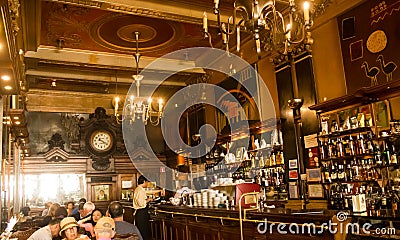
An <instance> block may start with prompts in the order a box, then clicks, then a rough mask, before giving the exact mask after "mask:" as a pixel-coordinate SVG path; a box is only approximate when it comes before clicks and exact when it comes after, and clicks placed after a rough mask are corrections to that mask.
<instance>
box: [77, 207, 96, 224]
mask: <svg viewBox="0 0 400 240" xmlns="http://www.w3.org/2000/svg"><path fill="white" fill-rule="evenodd" d="M95 208H96V206H95V205H94V203H92V202H86V203H85V204H84V205H83V215H82V216H81V218H80V219H79V221H78V224H82V223H87V222H90V223H91V220H92V212H93V210H94V209H95Z"/></svg>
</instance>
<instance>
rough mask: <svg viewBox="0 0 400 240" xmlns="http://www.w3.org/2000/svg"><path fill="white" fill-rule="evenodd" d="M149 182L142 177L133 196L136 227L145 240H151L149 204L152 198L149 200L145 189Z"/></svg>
mask: <svg viewBox="0 0 400 240" xmlns="http://www.w3.org/2000/svg"><path fill="white" fill-rule="evenodd" d="M148 182H149V181H148V180H147V179H146V178H145V177H144V176H143V175H142V176H140V177H139V179H138V186H137V188H136V189H135V192H134V194H133V208H134V209H135V212H134V220H135V225H136V226H137V228H138V229H139V231H140V234H142V237H143V240H151V238H152V237H151V226H150V214H149V212H148V205H147V203H149V202H151V201H152V200H153V199H152V198H147V196H146V191H145V190H144V188H145V187H146V186H147V183H148Z"/></svg>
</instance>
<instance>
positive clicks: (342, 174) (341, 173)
mask: <svg viewBox="0 0 400 240" xmlns="http://www.w3.org/2000/svg"><path fill="white" fill-rule="evenodd" d="M338 167H339V169H338V176H337V177H338V180H339V181H345V180H346V173H345V171H344V168H343V165H342V164H339V166H338Z"/></svg>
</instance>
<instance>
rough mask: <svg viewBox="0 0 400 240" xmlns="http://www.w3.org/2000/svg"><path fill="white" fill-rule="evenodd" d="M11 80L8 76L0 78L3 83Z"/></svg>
mask: <svg viewBox="0 0 400 240" xmlns="http://www.w3.org/2000/svg"><path fill="white" fill-rule="evenodd" d="M10 79H11V78H10V76H8V75H2V76H1V80H4V81H9V80H10Z"/></svg>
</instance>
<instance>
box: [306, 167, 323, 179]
mask: <svg viewBox="0 0 400 240" xmlns="http://www.w3.org/2000/svg"><path fill="white" fill-rule="evenodd" d="M307 181H308V182H320V181H321V169H320V168H313V169H307Z"/></svg>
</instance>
